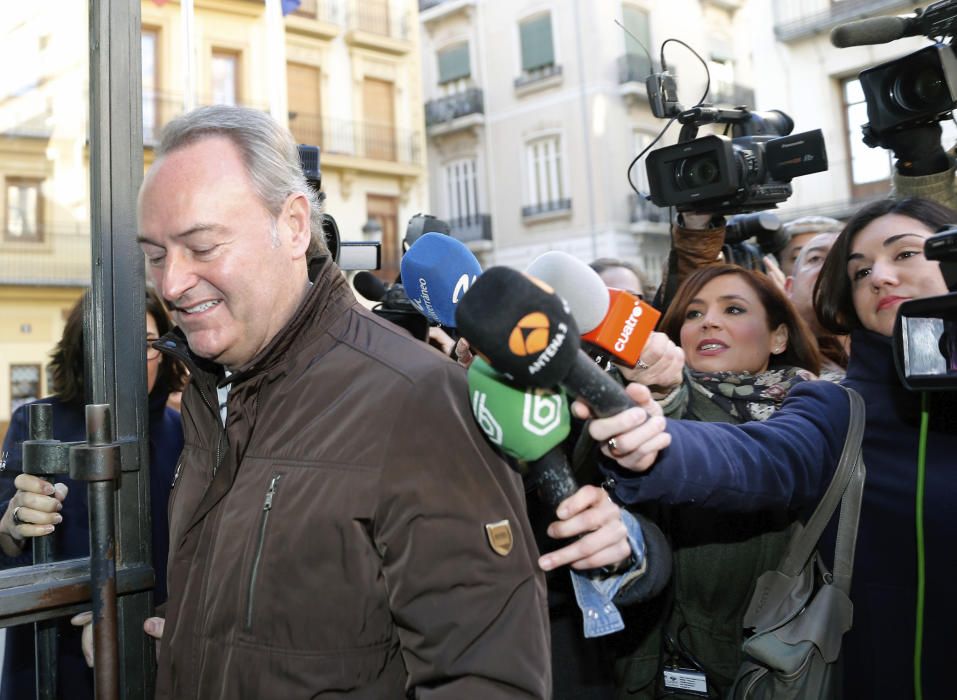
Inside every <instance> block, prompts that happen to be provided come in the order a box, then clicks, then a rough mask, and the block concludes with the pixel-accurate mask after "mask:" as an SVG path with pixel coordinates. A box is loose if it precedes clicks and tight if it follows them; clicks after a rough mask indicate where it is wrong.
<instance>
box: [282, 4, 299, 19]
mask: <svg viewBox="0 0 957 700" xmlns="http://www.w3.org/2000/svg"><path fill="white" fill-rule="evenodd" d="M301 2H302V0H282V14H283V16H285V15H288V14H289V13H290V12H295V11H296V10H298V9H299V5H300V3H301Z"/></svg>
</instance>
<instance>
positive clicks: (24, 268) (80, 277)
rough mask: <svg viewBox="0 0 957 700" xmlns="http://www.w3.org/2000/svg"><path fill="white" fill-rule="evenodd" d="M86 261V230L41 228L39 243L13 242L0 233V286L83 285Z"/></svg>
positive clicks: (87, 273)
mask: <svg viewBox="0 0 957 700" xmlns="http://www.w3.org/2000/svg"><path fill="white" fill-rule="evenodd" d="M86 226H88V224H87V225H86ZM90 259H91V258H90V233H89V231H88V230H81V229H74V230H69V231H66V230H63V229H51V228H50V227H44V229H43V236H42V239H41V240H39V241H15V242H14V241H10V240H8V239H7V238H6V237H5V236H3V235H2V234H0V284H18V285H53V286H79V285H87V284H89V283H90V269H91V268H90Z"/></svg>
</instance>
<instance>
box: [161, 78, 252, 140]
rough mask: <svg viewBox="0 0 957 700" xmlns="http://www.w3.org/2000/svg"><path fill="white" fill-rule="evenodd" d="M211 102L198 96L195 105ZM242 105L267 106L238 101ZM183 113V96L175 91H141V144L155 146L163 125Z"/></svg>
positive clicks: (207, 98)
mask: <svg viewBox="0 0 957 700" xmlns="http://www.w3.org/2000/svg"><path fill="white" fill-rule="evenodd" d="M211 104H213V100H212V99H211V98H209V97H205V98H203V97H200V98H198V99H197V100H196V106H197V107H200V106H205V105H211ZM239 104H241V105H242V106H243V107H252V108H253V109H258V110H262V111H264V112H265V111H268V110H269V108H268V106H266V105H263V104H254V103H252V102H240V103H239ZM182 113H183V96H182V95H181V94H175V93H165V92H159V91H156V92H145V91H144V93H143V145H144V146H147V147H150V148H152V147H155V146H156V144H157V143H159V140H160V136H161V135H162V131H163V127H164V126H166V125H167V124H168V123H169V122H170V121H172V120H173V119H175V118H176V117H178V116H179V115H181V114H182Z"/></svg>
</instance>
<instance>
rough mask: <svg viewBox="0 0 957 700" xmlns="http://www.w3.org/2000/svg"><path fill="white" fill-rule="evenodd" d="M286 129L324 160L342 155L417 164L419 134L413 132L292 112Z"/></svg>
mask: <svg viewBox="0 0 957 700" xmlns="http://www.w3.org/2000/svg"><path fill="white" fill-rule="evenodd" d="M289 130H290V131H292V134H293V136H294V137H295V138H296V141H297V142H298V143H305V144H309V145H310V146H319V148H320V149H321V151H322V155H323V158H324V157H325V156H327V155H344V156H353V157H355V158H368V159H370V160H380V161H388V162H393V163H418V162H419V152H420V144H419V134H418V133H416V132H414V131H404V130H401V129H396V128H394V127H391V126H388V125H382V124H367V123H365V122H354V121H347V120H343V119H331V118H329V117H323V116H321V115H318V114H303V113H295V112H291V113H290V114H289Z"/></svg>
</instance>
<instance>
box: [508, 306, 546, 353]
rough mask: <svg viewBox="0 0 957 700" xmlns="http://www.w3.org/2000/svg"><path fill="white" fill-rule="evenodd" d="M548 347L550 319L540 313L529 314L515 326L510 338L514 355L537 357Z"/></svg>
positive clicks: (509, 345) (509, 344)
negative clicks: (537, 354)
mask: <svg viewBox="0 0 957 700" xmlns="http://www.w3.org/2000/svg"><path fill="white" fill-rule="evenodd" d="M546 347H548V317H547V316H546V315H545V314H543V313H542V312H540V311H535V312H533V313H530V314H528V315H527V316H525V317H524V318H522V320H520V321H519V322H518V323H516V324H515V328H513V329H512V332H511V334H510V335H509V336H508V349H509V350H511V351H512V354H513V355H517V356H518V357H525V356H526V355H535V354H536V353H540V352H541V351H542V350H544V349H545V348H546Z"/></svg>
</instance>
